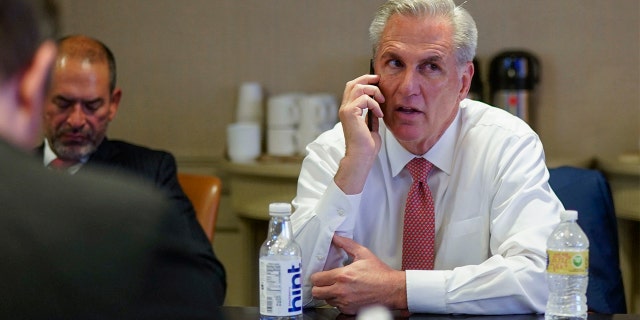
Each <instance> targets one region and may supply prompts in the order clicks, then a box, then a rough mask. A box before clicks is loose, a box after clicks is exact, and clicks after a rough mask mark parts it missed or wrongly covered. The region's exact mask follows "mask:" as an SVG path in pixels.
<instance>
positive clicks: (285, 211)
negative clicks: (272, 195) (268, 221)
mask: <svg viewBox="0 0 640 320" xmlns="http://www.w3.org/2000/svg"><path fill="white" fill-rule="evenodd" d="M269 215H272V216H288V215H291V204H289V203H286V202H274V203H270V204H269Z"/></svg>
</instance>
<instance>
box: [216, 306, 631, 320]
mask: <svg viewBox="0 0 640 320" xmlns="http://www.w3.org/2000/svg"><path fill="white" fill-rule="evenodd" d="M220 311H221V313H222V316H223V317H224V319H225V320H258V319H260V312H259V309H258V307H233V306H223V307H220ZM393 317H394V320H402V319H406V320H421V319H431V320H460V319H471V320H544V315H542V314H523V315H499V316H497V315H494V316H487V315H483V316H476V315H442V314H407V313H401V312H394V313H393ZM303 319H304V320H355V319H356V317H355V316H350V315H344V314H341V313H340V311H338V310H337V309H335V308H315V309H305V310H304V312H303ZM588 320H640V314H613V315H611V314H595V313H590V314H589V317H588Z"/></svg>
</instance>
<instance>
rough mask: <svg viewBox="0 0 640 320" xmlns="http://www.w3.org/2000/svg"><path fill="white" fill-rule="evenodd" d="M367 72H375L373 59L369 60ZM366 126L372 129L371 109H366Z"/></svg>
mask: <svg viewBox="0 0 640 320" xmlns="http://www.w3.org/2000/svg"><path fill="white" fill-rule="evenodd" d="M369 74H376V71H375V69H373V59H371V60H369ZM367 127H368V128H369V131H373V112H371V109H369V110H368V111H367Z"/></svg>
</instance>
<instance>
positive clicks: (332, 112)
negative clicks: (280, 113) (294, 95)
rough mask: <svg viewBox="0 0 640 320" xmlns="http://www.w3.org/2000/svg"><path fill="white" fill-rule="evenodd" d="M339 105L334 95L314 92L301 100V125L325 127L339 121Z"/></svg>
mask: <svg viewBox="0 0 640 320" xmlns="http://www.w3.org/2000/svg"><path fill="white" fill-rule="evenodd" d="M337 117H338V106H337V102H336V101H335V98H334V97H333V95H330V94H313V95H309V96H306V97H304V98H303V99H302V101H301V102H300V125H301V126H302V125H305V126H309V125H313V126H316V127H321V128H324V127H325V126H326V125H327V124H328V125H333V124H335V122H336V121H337Z"/></svg>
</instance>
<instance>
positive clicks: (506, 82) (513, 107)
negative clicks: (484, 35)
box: [489, 50, 540, 129]
mask: <svg viewBox="0 0 640 320" xmlns="http://www.w3.org/2000/svg"><path fill="white" fill-rule="evenodd" d="M539 80H540V63H539V62H538V58H536V57H535V56H534V55H533V54H531V53H529V52H526V51H520V50H512V51H503V52H501V53H499V54H497V55H496V56H495V57H494V58H493V59H492V60H491V65H490V70H489V85H490V91H491V99H492V100H491V102H492V104H493V105H494V106H496V107H499V108H503V109H505V110H507V111H509V112H510V113H511V114H513V115H516V116H518V117H519V118H521V119H522V120H524V121H526V122H527V123H528V124H529V125H530V126H531V127H532V128H533V129H535V110H534V106H532V104H533V103H534V100H535V99H534V98H535V96H534V89H535V87H536V85H537V84H538V81H539Z"/></svg>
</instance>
